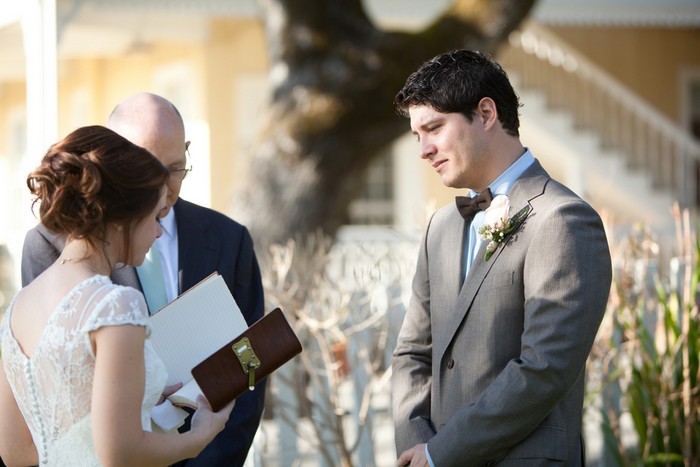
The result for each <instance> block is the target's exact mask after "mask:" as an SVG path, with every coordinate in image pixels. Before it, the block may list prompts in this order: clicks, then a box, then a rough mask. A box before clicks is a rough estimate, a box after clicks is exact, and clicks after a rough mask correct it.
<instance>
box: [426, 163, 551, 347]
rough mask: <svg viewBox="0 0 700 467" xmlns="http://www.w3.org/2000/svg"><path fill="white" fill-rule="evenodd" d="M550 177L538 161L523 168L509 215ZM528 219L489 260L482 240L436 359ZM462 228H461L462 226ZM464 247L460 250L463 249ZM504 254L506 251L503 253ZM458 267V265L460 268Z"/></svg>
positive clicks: (437, 344)
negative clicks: (485, 257)
mask: <svg viewBox="0 0 700 467" xmlns="http://www.w3.org/2000/svg"><path fill="white" fill-rule="evenodd" d="M547 180H549V175H548V174H547V172H546V171H545V170H544V169H543V168H542V166H541V165H540V163H539V162H538V161H535V162H534V163H533V164H532V165H531V166H530V167H529V168H528V169H527V170H526V171H525V173H523V175H521V177H520V178H519V179H518V180H517V181H516V182H515V184H514V185H513V188H512V189H511V191H510V193H509V194H508V198H509V200H510V205H511V206H512V207H511V209H510V212H509V215H511V216H512V215H513V214H515V213H516V212H518V211H519V210H520V209H522V208H524V207H525V206H527V205H530V202H531V201H532V199H534V198H536V197H538V196H540V195H541V194H542V193H543V192H544V187H545V185H546V183H547ZM533 213H534V212H533V210H532V206H530V213H529V214H528V216H531V215H533ZM526 222H527V218H526V219H525V221H524V222H522V223H521V224H520V225H519V226H518V228H517V229H516V230H515V231H514V232H512V234H511V235H510V236H509V237H508V239H507V241H505V242H504V243H503V244H501V245H499V246H498V249H497V250H496V252H495V253H494V254H493V255H492V256H491V258H490V259H489V260H488V261H484V255H485V253H486V246H487V244H488V242H483V243H482V244H481V247H480V248H479V252H478V254H477V257H476V259H475V261H474V264H473V265H472V267H471V269H470V270H469V275H468V276H467V279H466V280H465V281H464V284H463V285H462V288H461V290H460V292H459V296H458V297H457V301H456V302H455V307H454V308H453V310H454V312H453V313H452V317H451V319H450V324H449V325H448V327H447V328H446V330H447V332H449V333H450V335H448V336H446V337H447V338H446V339H438V340H437V342H435V341H434V342H435V347H436V348H435V350H436V351H437V352H438V355H439V359H440V360H441V359H442V357H443V355H444V353H445V351H446V350H447V348H448V347H449V345H450V344H451V342H452V339H453V338H454V336H455V334H456V333H457V331H458V330H459V327H460V325H461V324H462V322H463V321H464V319H465V317H466V316H467V313H468V312H469V310H470V308H471V306H472V303H473V302H474V298H475V297H476V294H477V293H478V292H479V289H480V288H481V286H482V284H483V282H484V280H485V279H486V277H487V275H488V273H489V271H490V270H491V268H492V267H493V265H494V264H495V263H496V261H498V258H499V257H500V256H501V254H503V252H504V251H507V248H508V246H509V243H510V242H511V240H512V239H513V235H514V234H517V233H518V231H519V230H520V229H521V228H522V227H523V225H524V224H525V223H526ZM462 230H464V229H462ZM462 249H463V248H461V249H460V251H462ZM505 254H507V253H505ZM460 269H461V268H460Z"/></svg>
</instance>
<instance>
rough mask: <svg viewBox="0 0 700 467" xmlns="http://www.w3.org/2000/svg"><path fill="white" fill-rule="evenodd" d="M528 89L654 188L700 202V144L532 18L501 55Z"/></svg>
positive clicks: (692, 203) (681, 199)
mask: <svg viewBox="0 0 700 467" xmlns="http://www.w3.org/2000/svg"><path fill="white" fill-rule="evenodd" d="M499 59H500V61H501V63H502V64H503V67H504V68H505V69H506V71H508V72H509V73H513V74H515V75H517V76H518V78H519V83H520V85H521V86H522V87H523V88H524V89H537V90H538V91H540V92H543V93H544V94H545V96H546V97H547V101H548V104H549V105H550V106H552V107H555V108H564V109H566V110H568V111H569V112H570V113H571V114H572V115H573V116H574V122H575V124H576V125H577V126H579V127H581V128H584V129H588V130H592V131H595V132H596V133H597V134H598V135H600V140H601V144H602V145H603V147H604V148H608V149H614V150H616V151H618V152H619V153H621V154H622V155H624V157H625V158H626V163H627V166H628V167H629V168H630V169H631V170H637V171H643V172H644V173H646V174H647V175H648V176H649V178H650V180H651V181H652V187H653V188H657V189H665V190H669V191H670V192H671V194H672V196H673V197H675V199H677V200H678V201H679V203H680V204H681V206H682V207H691V206H697V205H698V201H699V200H700V197H699V194H700V192H699V191H698V177H699V175H698V174H699V173H700V172H699V170H700V144H698V142H697V141H696V140H695V139H693V137H691V136H690V135H689V134H687V133H686V132H684V131H683V130H681V129H680V128H679V127H678V126H677V125H676V124H675V123H674V122H673V121H671V120H670V119H669V118H667V117H666V116H664V115H662V114H661V113H660V112H658V111H657V110H656V109H654V108H653V107H652V106H651V105H649V104H647V103H646V102H644V101H643V100H642V99H641V98H639V97H638V96H636V95H635V94H634V93H632V92H631V91H630V90H629V89H627V88H626V87H625V86H624V85H622V84H620V83H619V82H618V81H617V80H615V79H614V78H613V77H612V76H610V75H609V74H608V73H607V72H605V71H604V70H603V69H601V68H600V67H598V66H597V65H595V64H594V63H592V62H591V61H590V60H588V59H586V58H585V57H584V56H582V55H581V54H580V53H578V52H577V51H576V50H575V49H573V48H572V47H570V46H568V45H567V44H565V43H564V42H563V41H562V40H561V39H559V38H557V37H556V36H555V35H554V34H552V33H550V32H548V31H547V30H546V29H545V28H544V27H542V26H540V25H538V24H536V23H533V22H530V21H528V22H526V23H524V24H523V27H522V28H521V29H520V30H519V31H516V32H514V33H513V34H512V35H511V37H510V40H509V43H508V45H507V46H505V47H504V48H503V50H502V51H501V52H500V54H499Z"/></svg>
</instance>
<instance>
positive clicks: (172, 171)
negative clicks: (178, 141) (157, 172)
mask: <svg viewBox="0 0 700 467" xmlns="http://www.w3.org/2000/svg"><path fill="white" fill-rule="evenodd" d="M187 161H192V156H190V141H187V142H186V143H185V164H187ZM168 170H169V171H170V175H173V176H176V177H182V179H183V180H184V179H185V177H187V174H188V173H189V172H191V171H192V164H191V163H190V164H189V165H187V166H186V167H184V168H182V169H168Z"/></svg>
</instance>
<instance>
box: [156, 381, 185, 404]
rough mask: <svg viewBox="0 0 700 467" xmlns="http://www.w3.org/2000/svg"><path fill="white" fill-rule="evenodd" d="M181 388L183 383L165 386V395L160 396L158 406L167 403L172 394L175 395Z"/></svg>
mask: <svg viewBox="0 0 700 467" xmlns="http://www.w3.org/2000/svg"><path fill="white" fill-rule="evenodd" d="M181 387H182V383H175V384H171V385H170V386H165V387H164V388H163V394H161V395H160V399H158V402H157V403H156V405H160V404H162V403H163V402H165V399H166V398H167V397H168V396H169V395H170V394H172V393H174V392H175V391H177V390H178V389H180V388H181Z"/></svg>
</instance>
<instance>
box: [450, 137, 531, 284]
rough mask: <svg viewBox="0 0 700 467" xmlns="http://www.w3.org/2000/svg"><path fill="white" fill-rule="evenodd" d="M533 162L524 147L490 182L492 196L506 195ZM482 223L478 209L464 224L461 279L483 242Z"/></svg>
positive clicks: (467, 271)
mask: <svg viewBox="0 0 700 467" xmlns="http://www.w3.org/2000/svg"><path fill="white" fill-rule="evenodd" d="M533 162H535V158H534V156H533V155H532V153H531V152H530V150H529V149H527V148H525V153H524V154H523V155H522V156H520V157H519V158H518V160H516V161H515V162H513V164H511V166H510V167H508V168H507V169H506V170H505V171H504V172H503V173H502V174H501V175H499V176H498V177H497V178H496V180H494V181H493V182H491V184H490V185H489V188H490V189H491V193H492V194H493V196H494V198H495V197H496V196H498V195H507V194H508V193H509V192H510V189H511V187H512V186H513V184H514V183H515V181H516V180H517V179H518V178H520V176H521V175H522V174H523V173H524V172H525V171H526V170H527V169H528V167H530V166H531V165H532V163H533ZM477 194H478V193H476V192H475V191H473V190H469V192H468V194H467V196H469V197H474V196H476V195H477ZM512 207H513V208H518V209H520V208H521V207H522V206H512ZM482 225H484V211H479V212H477V213H476V214H475V215H474V218H473V219H472V222H471V224H469V225H467V226H465V228H466V229H467V232H466V235H465V236H464V237H465V239H464V241H465V245H464V248H463V257H462V269H463V271H464V275H463V276H462V279H463V280H466V278H467V274H469V270H470V269H471V267H472V264H474V261H475V260H476V254H477V253H478V251H479V248H480V247H481V243H482V242H483V240H482V238H481V236H480V235H479V229H480V228H481V226H482Z"/></svg>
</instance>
